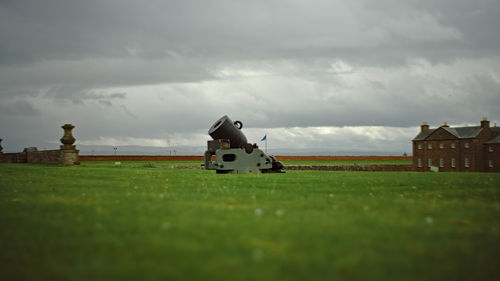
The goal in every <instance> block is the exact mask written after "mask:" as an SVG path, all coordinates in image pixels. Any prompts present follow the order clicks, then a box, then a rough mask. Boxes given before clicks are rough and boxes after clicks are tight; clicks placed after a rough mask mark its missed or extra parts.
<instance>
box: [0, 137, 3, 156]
mask: <svg viewBox="0 0 500 281" xmlns="http://www.w3.org/2000/svg"><path fill="white" fill-rule="evenodd" d="M2 150H3V147H2V139H0V153H3V152H2Z"/></svg>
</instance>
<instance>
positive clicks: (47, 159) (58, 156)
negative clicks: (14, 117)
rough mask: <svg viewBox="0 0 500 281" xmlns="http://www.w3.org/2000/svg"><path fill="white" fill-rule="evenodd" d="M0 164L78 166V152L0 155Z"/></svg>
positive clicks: (53, 151) (32, 152)
mask: <svg viewBox="0 0 500 281" xmlns="http://www.w3.org/2000/svg"><path fill="white" fill-rule="evenodd" d="M0 162H4V163H39V164H63V165H75V164H78V150H70V151H67V150H59V149H58V150H42V151H31V152H19V153H1V154H0Z"/></svg>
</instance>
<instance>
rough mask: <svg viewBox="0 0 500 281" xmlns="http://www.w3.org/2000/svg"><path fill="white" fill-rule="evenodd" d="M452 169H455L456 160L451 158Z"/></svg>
mask: <svg viewBox="0 0 500 281" xmlns="http://www.w3.org/2000/svg"><path fill="white" fill-rule="evenodd" d="M451 167H452V168H455V158H451Z"/></svg>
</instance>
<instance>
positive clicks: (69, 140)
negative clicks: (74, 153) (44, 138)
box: [61, 124, 76, 150]
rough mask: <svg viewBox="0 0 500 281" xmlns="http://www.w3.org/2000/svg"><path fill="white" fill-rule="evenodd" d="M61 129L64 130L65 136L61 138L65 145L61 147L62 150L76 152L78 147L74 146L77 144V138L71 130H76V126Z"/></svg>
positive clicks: (69, 125) (65, 125)
mask: <svg viewBox="0 0 500 281" xmlns="http://www.w3.org/2000/svg"><path fill="white" fill-rule="evenodd" d="M61 128H63V129H64V136H63V137H62V138H61V142H62V144H63V145H61V149H64V150H75V149H76V147H75V146H74V145H73V143H75V138H74V137H73V135H72V133H71V130H73V128H75V126H73V125H71V124H64V126H61Z"/></svg>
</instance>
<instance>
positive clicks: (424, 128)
mask: <svg viewBox="0 0 500 281" xmlns="http://www.w3.org/2000/svg"><path fill="white" fill-rule="evenodd" d="M427 130H429V125H427V122H422V125H420V131H421V132H423V131H427Z"/></svg>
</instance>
